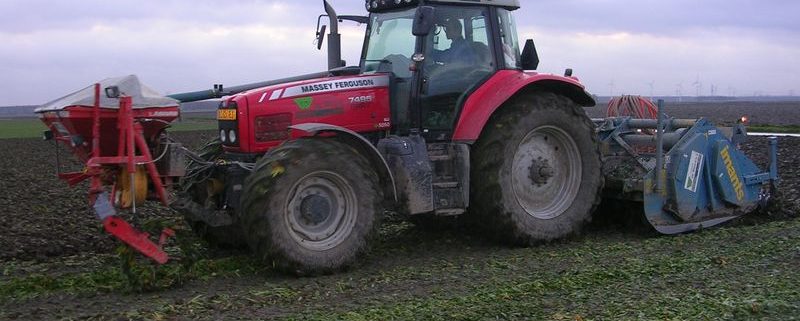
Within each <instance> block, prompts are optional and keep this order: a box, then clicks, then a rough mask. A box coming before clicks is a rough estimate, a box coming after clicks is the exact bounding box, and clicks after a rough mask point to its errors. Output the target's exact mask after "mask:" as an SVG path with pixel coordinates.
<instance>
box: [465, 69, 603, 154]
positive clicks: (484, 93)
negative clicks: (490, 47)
mask: <svg viewBox="0 0 800 321" xmlns="http://www.w3.org/2000/svg"><path fill="white" fill-rule="evenodd" d="M533 88H542V89H545V90H548V91H552V92H555V93H558V94H561V95H564V96H566V97H568V98H570V99H572V100H573V101H574V102H575V103H577V104H579V105H581V106H585V107H591V106H594V105H595V101H594V98H592V96H591V95H589V94H588V93H587V92H586V90H585V87H584V86H583V85H582V84H581V83H580V82H579V81H578V79H577V78H574V77H562V76H556V75H552V74H540V73H535V72H521V71H518V70H501V71H499V72H497V73H495V74H494V75H493V76H492V77H491V78H489V80H487V81H486V82H485V83H484V84H483V85H481V86H480V87H479V88H478V89H477V90H475V92H474V93H472V95H470V97H469V98H468V99H467V101H466V103H464V107H463V108H462V111H461V116H460V117H459V120H458V123H457V124H456V127H455V131H454V132H453V141H455V142H460V143H473V142H475V141H476V140H478V137H480V134H481V131H482V130H483V127H484V126H485V125H486V123H487V122H488V121H489V117H491V116H492V114H494V112H495V111H496V110H497V109H498V108H500V106H502V105H503V103H505V102H506V101H508V100H509V99H511V98H512V97H514V95H516V94H517V93H519V92H520V91H523V90H526V89H533Z"/></svg>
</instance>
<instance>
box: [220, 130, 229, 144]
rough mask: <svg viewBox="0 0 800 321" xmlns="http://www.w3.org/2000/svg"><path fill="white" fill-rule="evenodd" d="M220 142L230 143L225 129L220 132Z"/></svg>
mask: <svg viewBox="0 0 800 321" xmlns="http://www.w3.org/2000/svg"><path fill="white" fill-rule="evenodd" d="M219 140H221V141H222V142H223V143H224V142H227V141H228V135H225V130H224V129H220V131H219Z"/></svg>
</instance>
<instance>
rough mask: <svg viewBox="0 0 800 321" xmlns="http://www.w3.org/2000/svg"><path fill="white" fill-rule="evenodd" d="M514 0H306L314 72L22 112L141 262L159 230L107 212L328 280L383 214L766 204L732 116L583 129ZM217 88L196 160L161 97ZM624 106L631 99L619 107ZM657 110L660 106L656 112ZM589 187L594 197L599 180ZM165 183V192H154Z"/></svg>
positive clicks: (657, 214) (536, 214)
mask: <svg viewBox="0 0 800 321" xmlns="http://www.w3.org/2000/svg"><path fill="white" fill-rule="evenodd" d="M519 6H520V4H519V1H518V0H369V1H366V9H367V11H368V12H369V16H338V15H337V14H336V12H335V11H334V9H333V8H332V6H331V5H330V4H329V3H328V2H327V1H324V7H325V11H326V14H325V15H322V16H320V20H322V18H323V17H327V18H328V21H329V23H328V26H325V25H323V26H322V27H321V28H318V32H317V40H318V41H319V42H320V45H321V44H322V42H323V39H324V38H325V36H326V29H328V31H329V33H328V34H327V42H328V65H329V68H328V69H329V70H327V71H324V72H319V73H314V74H309V75H303V76H298V77H293V78H288V79H280V80H274V81H268V82H262V83H257V84H251V85H243V86H237V87H231V88H226V87H223V86H222V85H215V86H214V89H213V90H207V91H199V92H192V93H185V94H176V95H171V96H169V97H161V96H159V95H157V94H156V93H155V92H154V91H152V90H151V89H149V88H147V87H145V86H143V85H142V84H140V83H139V81H138V79H137V78H136V77H135V76H128V77H123V78H113V79H107V80H104V81H101V82H100V83H98V84H95V85H93V86H90V87H88V88H86V89H84V90H81V91H78V92H76V93H73V94H71V95H69V96H66V97H64V98H61V99H59V100H56V101H54V102H51V103H48V104H46V105H44V106H42V107H41V108H40V109H39V110H37V112H38V113H39V114H40V117H41V118H42V120H43V121H44V122H45V123H46V124H47V126H48V127H49V128H50V129H51V130H50V131H48V132H47V133H46V135H47V136H48V137H50V138H54V139H56V140H58V141H61V142H63V143H65V144H67V145H68V146H69V147H70V148H71V149H72V150H73V151H74V153H75V155H77V157H78V158H79V159H80V160H82V161H83V162H84V163H85V164H86V168H85V169H84V170H83V171H81V172H77V173H64V174H61V176H62V177H63V178H64V179H66V180H67V181H68V182H69V183H70V184H77V183H78V182H80V181H83V180H90V191H89V198H90V202H91V204H92V205H93V208H94V209H95V212H96V214H97V216H98V217H99V218H100V219H101V220H103V223H104V226H105V228H106V230H107V231H108V232H110V233H111V234H113V235H114V236H116V237H117V238H119V239H120V240H122V241H123V242H125V243H127V244H129V245H130V246H132V247H134V248H135V249H137V250H139V251H140V252H142V253H144V254H145V255H147V256H149V257H151V258H153V259H154V260H156V261H157V262H160V263H163V262H166V261H167V259H168V257H167V255H166V254H165V253H164V252H163V250H162V249H161V244H162V243H163V241H164V239H165V238H166V237H167V236H169V234H170V233H169V232H170V231H169V230H165V232H164V234H163V235H162V238H161V241H160V242H156V241H153V240H151V239H150V237H149V235H147V234H146V233H143V232H140V231H139V230H137V229H136V228H134V227H132V226H131V225H129V224H128V223H127V222H126V221H125V220H123V219H122V218H121V217H120V216H118V215H117V214H118V213H119V211H122V210H132V211H135V209H136V207H137V206H141V204H142V203H143V202H144V201H146V200H148V199H157V200H160V201H161V202H162V203H163V204H165V205H167V204H169V205H171V207H172V208H174V209H176V210H177V211H178V212H180V213H181V214H182V215H183V216H184V217H185V219H186V221H187V222H188V223H189V224H190V225H191V227H192V228H193V229H194V231H195V232H196V233H197V234H198V235H200V236H201V237H202V238H204V239H206V240H208V241H209V242H210V243H212V244H216V245H221V246H236V245H240V244H246V245H248V246H249V248H250V249H251V250H252V252H253V253H254V254H255V255H256V256H258V257H259V258H263V259H264V260H267V261H268V262H272V263H274V264H277V265H278V266H281V267H283V268H285V269H286V270H288V271H292V272H299V273H311V274H315V273H326V272H332V271H336V270H339V269H341V268H343V267H345V266H347V265H349V264H351V263H352V262H353V261H354V260H355V259H356V258H358V257H359V256H360V255H361V254H362V253H364V251H365V250H366V249H367V248H368V246H369V243H370V241H371V240H372V239H373V237H374V236H375V235H376V229H377V227H378V226H379V224H380V222H381V217H382V216H383V215H384V213H385V212H387V211H393V212H396V213H399V214H402V215H405V216H408V217H410V218H414V220H415V221H425V219H426V218H433V217H437V216H457V215H465V216H467V217H468V218H469V221H471V222H475V223H477V225H479V226H480V227H482V228H483V229H484V230H485V231H486V232H487V233H490V234H491V235H492V236H494V237H496V238H498V239H501V240H505V241H508V242H510V243H513V244H522V245H527V244H534V243H537V242H542V241H550V240H555V239H559V238H563V237H565V236H568V235H570V234H573V233H576V232H578V231H579V230H580V229H581V227H582V226H584V225H585V224H586V223H587V222H589V221H590V219H591V216H592V212H593V210H594V209H595V207H596V206H597V205H598V204H599V203H600V202H601V200H602V199H603V197H604V195H605V196H606V197H609V198H618V199H623V200H628V201H634V202H637V203H633V204H637V205H636V206H637V207H639V208H640V209H644V215H645V217H646V218H647V221H648V222H650V224H651V225H652V226H653V227H654V228H655V229H656V230H658V231H660V232H662V233H666V234H674V233H682V232H687V231H691V230H695V229H698V228H701V227H709V226H713V225H716V224H719V223H722V222H725V221H728V220H731V219H733V218H735V217H737V216H740V215H742V214H745V213H747V212H748V211H750V210H752V209H753V208H754V207H755V206H757V205H758V204H760V203H763V202H765V201H766V200H767V199H768V198H769V192H770V190H771V189H770V188H771V187H772V186H773V185H774V183H775V182H776V181H777V178H778V177H777V169H776V167H775V164H776V161H775V157H776V156H775V142H774V140H773V141H772V144H771V147H772V148H771V150H772V163H771V165H770V167H771V168H770V170H769V171H767V172H762V171H761V170H759V169H758V168H757V167H756V165H754V164H753V163H752V162H751V161H750V160H749V159H748V158H747V157H746V156H744V154H742V153H741V152H740V151H739V150H738V148H737V145H738V142H741V140H742V139H744V138H745V137H746V133H744V129H743V127H741V126H737V127H736V128H732V129H731V128H728V129H725V128H717V127H714V126H713V125H711V124H710V123H709V122H708V121H706V120H704V119H696V120H685V119H672V118H668V117H666V116H664V115H662V113H652V115H653V116H658V117H652V118H653V119H643V118H641V117H631V115H615V116H616V117H609V118H606V119H597V120H592V119H590V118H589V117H587V115H586V114H585V112H584V109H583V107H589V106H594V105H595V101H594V99H593V98H592V96H591V95H590V94H588V93H587V92H586V91H585V90H584V86H583V85H582V84H581V83H580V82H579V80H578V79H577V78H576V77H574V76H572V71H571V70H569V69H568V70H567V71H566V73H565V75H563V76H560V75H553V74H544V73H538V72H535V71H533V70H536V69H537V65H538V63H539V58H538V54H537V52H536V48H535V46H534V42H533V41H532V40H527V41H526V42H525V43H524V46H523V48H522V49H521V50H520V42H519V41H518V39H517V32H516V27H515V22H514V18H513V12H514V11H515V10H517V9H519ZM345 20H348V21H355V22H359V23H362V24H366V36H365V40H364V46H363V51H362V54H361V60H360V62H359V64H358V65H357V66H346V65H345V63H344V62H343V61H342V59H341V53H340V47H341V44H340V35H339V33H338V24H339V23H340V22H342V21H345ZM212 98H221V103H220V105H219V109H218V111H217V119H218V121H219V129H218V130H219V138H218V139H217V140H215V141H213V142H210V143H209V144H208V145H207V146H205V147H204V148H203V149H202V150H201V151H199V152H197V153H195V152H192V151H188V150H187V149H185V148H183V147H182V146H181V145H180V144H178V143H176V142H173V141H171V140H170V139H169V137H168V136H167V131H166V129H167V128H168V127H169V124H170V123H171V122H172V121H174V120H175V119H176V118H178V116H179V112H180V110H179V108H178V106H179V103H180V102H191V101H199V100H206V99H212ZM637 108H642V106H637ZM658 111H660V109H658ZM604 186H606V188H605V189H604ZM170 191H174V192H175V193H170Z"/></svg>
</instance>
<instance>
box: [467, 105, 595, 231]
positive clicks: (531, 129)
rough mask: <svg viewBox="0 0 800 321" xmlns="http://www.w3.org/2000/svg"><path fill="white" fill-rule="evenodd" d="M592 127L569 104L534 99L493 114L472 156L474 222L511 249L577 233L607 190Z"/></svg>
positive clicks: (472, 209) (580, 110) (508, 106)
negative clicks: (502, 240)
mask: <svg viewBox="0 0 800 321" xmlns="http://www.w3.org/2000/svg"><path fill="white" fill-rule="evenodd" d="M595 137H596V136H595V133H594V126H593V124H592V122H591V120H590V119H589V118H588V117H587V116H586V114H585V112H584V111H583V109H582V108H581V107H580V106H577V105H576V104H575V103H574V102H572V101H571V100H569V99H567V98H566V97H563V96H559V95H556V94H553V93H548V92H533V93H530V94H527V95H522V96H520V97H517V98H516V99H514V100H513V101H511V102H509V103H508V104H507V105H506V106H504V107H503V109H502V110H500V111H499V113H497V114H495V115H494V116H493V117H492V119H491V120H490V121H489V123H488V124H487V126H486V128H485V129H484V132H483V134H482V136H481V138H480V139H479V141H478V142H477V143H476V145H475V148H474V152H473V166H472V173H471V175H472V187H471V188H472V190H471V195H472V198H473V202H472V208H471V214H470V215H471V216H473V218H474V219H475V220H477V221H478V223H479V224H480V225H481V226H484V227H486V228H488V229H489V230H490V231H491V232H493V234H494V235H495V236H497V237H498V238H501V239H505V240H508V241H511V242H514V243H520V244H531V243H534V242H537V241H550V240H554V239H559V238H562V237H565V236H567V235H570V234H573V233H577V232H578V231H580V229H581V227H583V226H584V225H585V224H586V223H587V222H588V221H589V220H590V219H591V214H592V211H593V210H594V208H595V207H596V206H597V204H598V203H599V202H600V199H601V195H600V192H601V190H602V187H603V176H602V173H601V164H602V161H601V158H600V152H599V146H598V144H597V141H596V138H595Z"/></svg>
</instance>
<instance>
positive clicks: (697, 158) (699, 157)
mask: <svg viewBox="0 0 800 321" xmlns="http://www.w3.org/2000/svg"><path fill="white" fill-rule="evenodd" d="M702 172H703V154H700V153H698V152H695V151H692V158H691V159H689V170H688V171H687V173H686V183H685V184H684V185H683V188H685V189H686V190H689V191H692V193H696V192H697V185H699V184H700V174H701V173H702Z"/></svg>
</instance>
